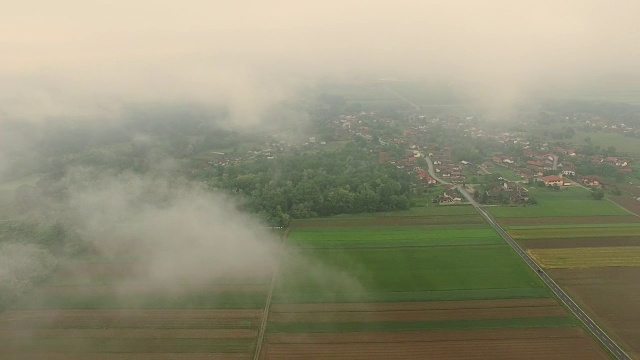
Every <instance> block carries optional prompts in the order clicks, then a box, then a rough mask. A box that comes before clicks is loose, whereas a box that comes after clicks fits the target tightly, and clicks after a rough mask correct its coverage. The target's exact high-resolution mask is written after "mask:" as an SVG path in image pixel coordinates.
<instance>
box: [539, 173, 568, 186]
mask: <svg viewBox="0 0 640 360" xmlns="http://www.w3.org/2000/svg"><path fill="white" fill-rule="evenodd" d="M539 180H540V181H542V182H543V183H544V184H545V185H547V186H563V185H569V184H570V183H569V182H565V181H564V179H563V178H562V175H549V176H543V177H541V178H540V179H539Z"/></svg>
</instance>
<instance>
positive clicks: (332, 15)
mask: <svg viewBox="0 0 640 360" xmlns="http://www.w3.org/2000/svg"><path fill="white" fill-rule="evenodd" d="M638 13H640V2H637V1H633V0H612V1H600V0H564V1H546V0H537V1H529V0H521V1H506V0H485V1H479V0H458V1H456V0H453V1H451V0H447V1H429V0H419V1H413V0H396V1H381V0H368V1H356V0H340V1H336V0H323V1H297V0H273V1H256V0H243V1H242V0H241V1H204V0H183V1H166V0H153V1H151V0H137V1H134V2H131V1H122V0H109V1H106V0H105V1H103V0H93V1H82V0H58V1H48V0H24V1H19V2H18V1H16V2H7V4H4V5H3V7H2V12H1V13H0V44H1V46H2V49H3V55H2V56H1V57H0V116H1V117H5V118H7V117H10V118H24V119H40V118H46V117H57V116H69V115H70V116H74V115H94V114H99V115H105V114H107V115H109V114H112V113H115V112H117V109H118V106H119V105H120V104H121V103H122V102H157V101H160V102H163V101H179V102H180V101H186V102H199V103H205V104H212V105H220V104H222V105H226V106H228V107H229V108H230V109H231V111H232V114H233V115H234V118H235V119H236V121H237V123H238V124H254V123H256V122H258V121H259V118H260V113H261V112H262V111H264V109H265V108H266V107H268V106H269V105H271V104H273V103H275V102H278V101H280V100H283V99H286V98H287V97H288V96H291V94H292V92H294V91H295V89H296V88H297V87H299V86H303V85H308V84H313V83H314V81H316V80H317V79H319V78H335V79H341V80H345V79H350V78H353V77H371V78H382V77H396V78H402V79H420V80H422V81H425V82H429V81H445V82H447V83H449V84H452V85H453V86H454V87H455V88H456V89H458V90H459V91H461V92H463V93H465V94H467V95H469V96H470V97H472V98H475V99H477V100H478V101H479V102H482V103H486V104H487V105H488V106H492V104H498V105H499V104H509V103H512V102H515V101H518V100H520V99H523V98H526V96H527V95H528V94H530V93H532V92H534V91H538V92H539V91H541V90H544V89H553V90H554V91H562V90H563V89H576V88H579V87H582V86H604V85H600V84H605V83H606V84H607V85H606V86H616V83H615V82H613V83H612V82H606V81H604V79H620V78H621V79H629V78H638V77H639V75H640V74H639V73H640V66H638V65H637V64H639V63H640V45H638V44H640V30H639V28H638V26H637V25H636V24H637V22H636V20H637V19H636V18H635V16H636V14H638Z"/></svg>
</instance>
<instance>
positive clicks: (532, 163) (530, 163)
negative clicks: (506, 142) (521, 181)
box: [527, 160, 544, 168]
mask: <svg viewBox="0 0 640 360" xmlns="http://www.w3.org/2000/svg"><path fill="white" fill-rule="evenodd" d="M527 164H529V165H531V166H535V167H539V168H542V167H544V163H543V162H540V161H534V160H529V161H527Z"/></svg>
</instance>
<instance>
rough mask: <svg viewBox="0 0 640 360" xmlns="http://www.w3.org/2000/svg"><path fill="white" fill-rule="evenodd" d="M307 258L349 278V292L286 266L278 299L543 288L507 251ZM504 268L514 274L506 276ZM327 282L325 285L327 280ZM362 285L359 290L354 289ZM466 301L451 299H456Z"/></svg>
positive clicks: (344, 252)
mask: <svg viewBox="0 0 640 360" xmlns="http://www.w3.org/2000/svg"><path fill="white" fill-rule="evenodd" d="M305 255H307V257H309V258H311V259H314V260H316V261H318V262H319V263H322V264H324V266H326V267H328V268H331V269H333V271H336V272H337V273H338V274H348V276H349V278H348V279H347V280H346V281H347V282H346V283H344V286H342V287H341V286H339V285H334V284H332V286H327V284H326V283H324V282H323V281H318V280H317V279H315V278H314V276H313V274H305V273H301V272H300V271H299V269H297V265H298V264H285V266H284V268H283V269H282V276H281V277H280V279H279V283H278V287H277V291H276V294H277V295H279V294H313V295H317V296H318V297H324V298H332V297H334V296H335V295H336V294H340V293H343V294H349V293H351V292H353V296H354V298H355V299H357V298H359V296H358V295H359V294H360V293H364V294H367V295H369V296H374V297H375V293H389V292H412V293H419V292H429V291H437V292H442V291H449V290H453V291H456V290H486V289H510V288H541V283H540V282H539V281H538V279H537V278H536V277H535V276H534V274H533V273H531V272H530V271H529V270H528V269H527V268H526V267H525V265H524V264H523V263H522V262H521V261H520V260H519V259H518V258H516V256H515V255H514V254H513V252H512V250H511V249H510V248H508V247H507V246H505V245H486V246H469V247H466V246H457V247H430V248H410V249H397V248H390V249H357V250H353V249H331V250H325V249H322V250H318V249H316V250H312V251H306V252H305ZM505 268H508V269H510V271H508V272H506V271H504V269H505ZM322 280H324V279H322ZM350 282H353V283H355V284H358V287H357V288H355V289H350V288H349V286H348V285H349V283H350ZM460 295H462V296H464V292H462V293H459V292H458V293H455V292H454V293H452V296H460Z"/></svg>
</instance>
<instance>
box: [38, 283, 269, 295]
mask: <svg viewBox="0 0 640 360" xmlns="http://www.w3.org/2000/svg"><path fill="white" fill-rule="evenodd" d="M268 288H269V285H268V284H228V285H202V286H198V287H197V290H198V291H210V292H212V293H228V292H232V293H233V292H243V293H247V292H264V293H266V292H267V290H268ZM37 293H38V295H41V296H47V295H69V296H76V295H86V294H94V295H97V294H100V295H109V294H124V293H126V294H127V295H135V294H138V293H139V294H147V295H155V294H154V293H153V291H150V290H147V289H145V288H144V287H136V286H135V284H127V287H126V289H125V287H124V286H116V285H54V286H41V287H39V288H38V290H37Z"/></svg>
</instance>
